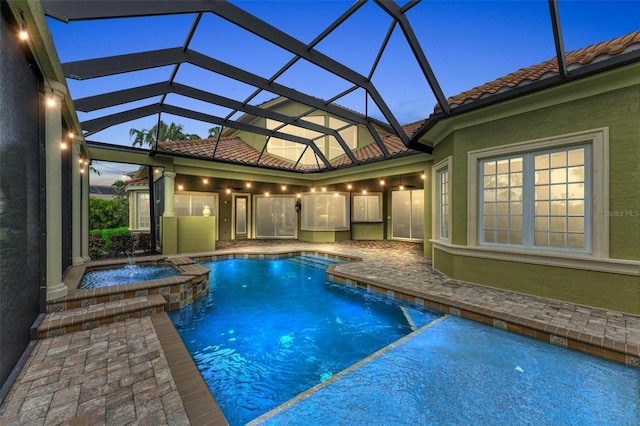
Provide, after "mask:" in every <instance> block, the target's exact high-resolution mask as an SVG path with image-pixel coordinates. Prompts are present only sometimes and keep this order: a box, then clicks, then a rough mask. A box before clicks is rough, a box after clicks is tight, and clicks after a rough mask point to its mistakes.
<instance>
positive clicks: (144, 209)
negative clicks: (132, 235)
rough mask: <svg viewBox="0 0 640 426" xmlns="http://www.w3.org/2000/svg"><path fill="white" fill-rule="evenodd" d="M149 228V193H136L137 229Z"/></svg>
mask: <svg viewBox="0 0 640 426" xmlns="http://www.w3.org/2000/svg"><path fill="white" fill-rule="evenodd" d="M150 227H151V218H150V209H149V193H138V229H149V228H150Z"/></svg>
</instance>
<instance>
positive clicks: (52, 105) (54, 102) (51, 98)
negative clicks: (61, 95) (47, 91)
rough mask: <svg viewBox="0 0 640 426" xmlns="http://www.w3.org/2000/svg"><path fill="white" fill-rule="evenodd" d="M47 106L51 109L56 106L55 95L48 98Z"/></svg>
mask: <svg viewBox="0 0 640 426" xmlns="http://www.w3.org/2000/svg"><path fill="white" fill-rule="evenodd" d="M47 106H49V107H54V106H56V100H55V99H54V97H53V95H51V96H49V97H48V98H47Z"/></svg>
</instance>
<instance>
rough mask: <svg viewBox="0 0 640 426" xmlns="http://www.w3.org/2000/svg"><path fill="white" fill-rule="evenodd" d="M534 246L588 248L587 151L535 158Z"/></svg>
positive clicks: (579, 150) (581, 149)
mask: <svg viewBox="0 0 640 426" xmlns="http://www.w3.org/2000/svg"><path fill="white" fill-rule="evenodd" d="M534 167H535V170H534V174H535V191H534V194H535V195H534V201H535V208H534V245H535V246H539V247H553V248H570V249H581V248H584V247H585V210H586V209H585V202H586V199H585V149H584V148H574V149H566V150H562V151H556V152H551V153H544V154H537V155H535V157H534Z"/></svg>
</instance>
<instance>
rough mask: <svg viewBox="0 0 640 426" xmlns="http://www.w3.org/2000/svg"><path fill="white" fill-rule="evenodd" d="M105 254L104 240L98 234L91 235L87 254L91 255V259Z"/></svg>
mask: <svg viewBox="0 0 640 426" xmlns="http://www.w3.org/2000/svg"><path fill="white" fill-rule="evenodd" d="M107 254H108V252H107V250H106V247H105V244H104V240H103V239H102V238H101V237H100V236H99V235H98V236H96V235H91V236H90V237H89V256H91V258H92V259H97V258H100V257H104V256H106V255H107Z"/></svg>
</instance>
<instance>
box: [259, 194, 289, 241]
mask: <svg viewBox="0 0 640 426" xmlns="http://www.w3.org/2000/svg"><path fill="white" fill-rule="evenodd" d="M277 198H280V199H284V200H293V204H294V210H293V216H292V218H293V234H291V235H277V236H276V235H258V228H259V227H258V216H260V215H261V214H264V212H260V211H258V210H259V207H258V204H259V200H261V199H277ZM296 201H297V198H296V196H295V195H293V194H279V195H264V194H254V195H253V197H252V200H251V204H252V205H253V206H255V208H254V209H253V214H252V215H251V218H252V219H251V222H252V224H251V228H252V230H253V236H254V238H256V239H283V240H292V239H297V238H298V215H297V213H296V211H295V204H296Z"/></svg>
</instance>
